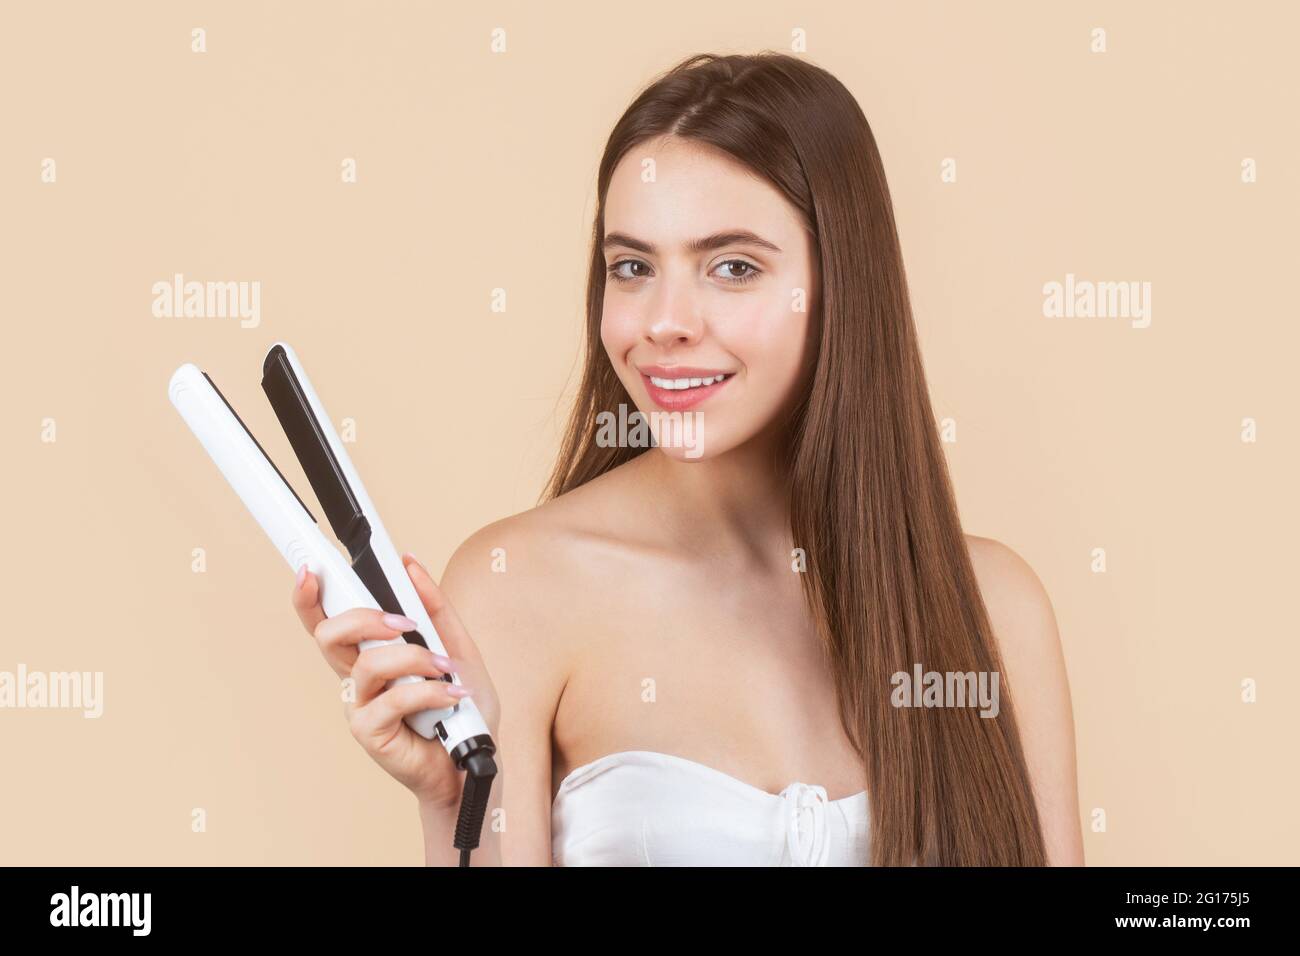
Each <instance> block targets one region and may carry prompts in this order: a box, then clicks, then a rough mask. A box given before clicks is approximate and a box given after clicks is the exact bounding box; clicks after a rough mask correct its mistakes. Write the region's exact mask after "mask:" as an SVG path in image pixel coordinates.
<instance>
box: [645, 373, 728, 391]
mask: <svg viewBox="0 0 1300 956" xmlns="http://www.w3.org/2000/svg"><path fill="white" fill-rule="evenodd" d="M730 377H731V376H730V375H712V376H710V377H708V378H656V377H655V376H653V375H651V376H650V382H651V384H653V385H654V386H655V388H700V387H701V386H703V385H712V384H713V383H714V382H721V381H722V380H723V379H726V378H730Z"/></svg>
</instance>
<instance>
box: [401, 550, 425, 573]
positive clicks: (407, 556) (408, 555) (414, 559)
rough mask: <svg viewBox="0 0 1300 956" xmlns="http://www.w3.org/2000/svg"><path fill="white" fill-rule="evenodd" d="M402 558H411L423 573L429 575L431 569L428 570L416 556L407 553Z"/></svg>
mask: <svg viewBox="0 0 1300 956" xmlns="http://www.w3.org/2000/svg"><path fill="white" fill-rule="evenodd" d="M402 557H405V558H410V559H411V560H412V561H413V562H414V563H415V564H416V565H418V566H419V568H420V570H421V571H423V572H424V573H425V574H428V573H429V569H428V568H426V567H425V566H424V565H423V564H421V563H420V559H419V558H417V557H416V556H415V555H413V554H411V552H410V551H407V552H406V553H405V554H404V555H402Z"/></svg>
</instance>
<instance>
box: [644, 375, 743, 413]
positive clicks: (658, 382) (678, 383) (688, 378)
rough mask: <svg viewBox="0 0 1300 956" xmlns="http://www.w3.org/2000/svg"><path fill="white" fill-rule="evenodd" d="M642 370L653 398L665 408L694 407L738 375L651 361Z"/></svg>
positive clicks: (647, 388) (671, 409) (646, 386)
mask: <svg viewBox="0 0 1300 956" xmlns="http://www.w3.org/2000/svg"><path fill="white" fill-rule="evenodd" d="M640 372H641V380H642V381H643V382H645V388H646V392H648V393H649V395H650V400H651V401H652V402H654V403H655V404H656V405H658V406H659V407H660V408H662V409H664V410H665V411H684V410H685V409H688V408H694V407H695V406H696V405H698V404H700V403H701V402H703V401H704V400H705V399H707V398H708V397H709V396H711V395H713V394H715V393H716V392H717V391H718V389H720V388H722V387H723V386H724V385H726V384H727V382H729V381H730V380H731V379H732V378H734V377H735V373H734V372H723V371H720V370H718V369H708V368H688V367H686V366H663V365H650V366H646V367H645V368H642V369H640Z"/></svg>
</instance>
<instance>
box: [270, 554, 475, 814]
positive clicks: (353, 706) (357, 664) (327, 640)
mask: <svg viewBox="0 0 1300 956" xmlns="http://www.w3.org/2000/svg"><path fill="white" fill-rule="evenodd" d="M402 562H403V564H404V565H405V566H406V572H407V574H408V575H409V576H410V578H411V583H412V584H414V585H415V590H416V593H418V594H419V595H420V600H421V602H423V604H424V609H425V610H426V611H427V612H428V614H429V620H430V621H431V622H432V623H433V627H434V630H436V631H437V632H438V636H439V637H440V638H441V639H442V642H443V646H444V647H445V648H446V649H447V653H448V654H449V655H450V658H449V659H448V658H442V659H441V660H439V658H438V657H437V656H436V655H435V654H433V653H432V652H431V651H429V650H427V649H426V648H423V647H420V646H419V645H418V644H407V643H406V642H404V641H401V642H398V643H395V644H388V645H384V646H380V647H372V648H370V649H369V650H367V651H365V652H362V651H361V650H360V648H359V647H358V645H359V644H360V643H361V642H362V641H369V640H391V639H393V638H395V637H399V636H400V635H401V634H402V632H403V631H409V630H412V629H413V628H414V626H415V625H414V623H412V622H410V621H409V619H400V618H398V619H395V618H394V617H393V616H392V615H385V614H384V612H383V611H377V610H372V609H370V608H352V609H351V610H348V611H344V612H343V613H342V614H337V615H335V616H334V617H326V616H325V612H324V611H323V610H322V609H321V604H320V582H319V580H318V579H317V577H316V575H315V574H313V573H312V572H310V571H307V570H305V566H304V569H301V570H300V571H299V573H298V578H297V580H296V581H295V583H294V590H293V607H294V610H295V611H297V613H298V617H299V619H300V620H301V621H302V623H303V627H305V628H306V629H307V633H309V634H311V635H312V636H313V637H314V638H315V639H316V644H317V646H318V647H319V648H320V651H321V654H322V655H324V657H325V661H326V663H327V664H329V666H330V667H331V668H332V669H333V671H334V673H336V674H337V675H338V676H339V678H340V679H347V678H351V679H352V680H353V682H354V686H353V688H352V690H353V693H352V694H351V695H348V696H349V697H352V698H354V699H352V700H347V699H345V703H344V711H345V713H346V714H347V718H348V725H349V727H350V728H351V730H352V736H353V737H355V738H356V740H357V742H358V743H360V744H361V746H362V747H364V748H365V750H366V753H368V754H370V756H371V758H372V759H373V760H374V761H375V762H376V763H378V764H379V765H380V766H381V767H383V768H384V770H386V771H387V772H388V773H389V774H390V775H391V776H393V777H394V778H395V779H397V780H398V781H399V782H400V783H401V784H402V785H403V786H405V787H406V788H407V789H408V790H410V791H411V792H412V793H414V794H415V796H416V797H417V798H418V799H419V800H420V802H422V803H426V804H429V805H431V806H439V807H447V808H449V809H451V808H455V807H456V806H457V805H458V804H459V802H460V798H461V791H462V787H463V786H464V777H465V772H464V771H463V770H458V769H457V768H456V766H455V764H453V763H452V760H451V757H450V756H448V754H447V751H446V750H445V749H444V748H443V746H442V744H441V743H439V742H438V741H436V740H425V739H424V738H423V737H421V736H420V735H419V734H417V733H416V732H415V731H413V730H411V728H410V727H408V726H406V722H405V721H404V720H403V719H402V718H403V717H404V716H405V715H407V714H411V713H416V712H418V711H421V710H427V709H429V708H434V707H450V706H452V705H453V704H455V703H457V701H459V700H460V698H459V697H456V696H453V694H452V693H451V690H452V688H453V686H454V685H452V684H450V683H448V682H447V681H442V680H436V679H435V680H425V681H421V682H420V683H418V684H417V683H403V684H395V685H393V687H391V688H387V689H386V685H387V683H388V681H390V680H392V679H394V678H397V677H403V676H405V675H407V674H419V675H422V676H425V677H433V678H437V677H440V676H442V675H443V674H444V673H455V674H456V675H457V676H458V677H459V678H460V679H461V680H462V681H463V682H464V684H465V688H466V689H467V690H469V691H470V692H472V694H473V697H474V703H475V705H476V706H477V707H478V709H479V712H480V713H482V715H483V720H484V722H485V723H486V724H487V726H488V731H489V732H490V733H491V734H492V736H493V737H494V738H495V737H496V736H497V727H498V725H499V723H500V705H499V703H498V701H497V696H496V689H495V688H494V687H493V686H492V681H491V679H490V678H489V677H488V673H487V669H486V667H484V665H483V659H482V658H481V657H480V656H479V653H478V648H476V647H475V646H474V642H473V641H472V640H471V639H470V636H469V634H467V633H466V632H465V628H464V626H463V625H462V624H461V623H460V619H459V618H458V617H457V616H456V611H455V609H453V608H452V606H451V604H450V603H448V601H447V599H446V598H445V597H444V596H443V594H442V592H441V591H440V590H439V589H438V586H437V585H436V584H435V583H434V581H433V578H432V577H431V576H430V575H429V573H428V572H427V571H426V570H425V569H424V567H423V566H422V565H421V564H420V563H419V562H418V561H416V560H415V558H413V557H411V556H410V555H406V556H404V557H403V559H402Z"/></svg>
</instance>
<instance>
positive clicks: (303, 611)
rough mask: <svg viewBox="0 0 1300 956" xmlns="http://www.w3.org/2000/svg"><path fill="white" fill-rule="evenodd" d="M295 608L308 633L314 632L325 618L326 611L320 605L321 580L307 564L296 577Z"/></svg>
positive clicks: (294, 588) (294, 590) (299, 570)
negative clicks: (308, 568)
mask: <svg viewBox="0 0 1300 956" xmlns="http://www.w3.org/2000/svg"><path fill="white" fill-rule="evenodd" d="M293 609H294V610H295V611H297V612H298V619H299V620H300V621H302V626H303V627H305V628H306V629H307V633H308V634H314V633H315V632H316V625H318V624H319V623H320V622H321V621H323V620H325V611H324V610H323V609H322V608H321V606H320V582H319V581H318V580H317V579H316V575H314V574H312V573H311V572H310V571H308V570H307V565H305V564H304V565H303V566H302V567H301V568H299V569H298V575H297V577H295V578H294V582H293Z"/></svg>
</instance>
